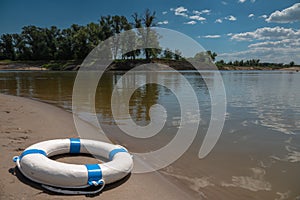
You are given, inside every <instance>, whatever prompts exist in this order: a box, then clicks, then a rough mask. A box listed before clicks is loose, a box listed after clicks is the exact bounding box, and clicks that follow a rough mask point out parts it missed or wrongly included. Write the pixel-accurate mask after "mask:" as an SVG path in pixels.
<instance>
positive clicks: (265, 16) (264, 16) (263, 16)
mask: <svg viewBox="0 0 300 200" xmlns="http://www.w3.org/2000/svg"><path fill="white" fill-rule="evenodd" d="M259 18H264V19H266V18H268V16H267V15H261V16H259Z"/></svg>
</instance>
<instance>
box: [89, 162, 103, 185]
mask: <svg viewBox="0 0 300 200" xmlns="http://www.w3.org/2000/svg"><path fill="white" fill-rule="evenodd" d="M85 166H86V168H87V171H88V184H89V185H95V184H94V182H95V183H97V184H100V183H101V181H102V170H101V167H100V166H99V165H98V164H87V165H85Z"/></svg>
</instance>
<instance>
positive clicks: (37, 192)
mask: <svg viewBox="0 0 300 200" xmlns="http://www.w3.org/2000/svg"><path fill="white" fill-rule="evenodd" d="M0 108H1V109H0V151H1V153H0V160H1V167H0V174H1V179H0V199H83V198H84V197H85V196H83V195H75V196H64V195H58V194H54V193H49V192H47V191H45V190H43V188H41V187H40V185H39V184H35V183H33V182H31V181H29V180H28V179H26V178H24V177H23V176H22V175H21V174H20V173H19V172H18V171H17V170H16V169H15V163H13V161H12V158H13V156H16V155H20V154H21V153H22V151H23V150H24V149H25V148H27V147H28V146H30V145H31V144H34V143H37V142H40V141H44V140H49V139H56V138H70V137H77V136H78V135H77V133H76V129H75V127H74V122H73V117H72V114H71V113H68V112H66V111H64V110H62V109H60V108H57V107H55V106H52V105H48V104H45V103H41V102H37V101H33V100H30V99H26V98H21V97H15V96H7V95H2V94H0ZM80 125H82V126H85V127H86V128H88V130H89V133H90V134H95V133H97V130H96V129H95V128H94V127H93V126H91V125H89V124H87V123H85V122H83V121H81V122H80ZM129 150H130V149H129ZM73 160H74V161H76V160H77V161H78V158H76V157H73V158H60V159H59V161H62V162H72V161H73ZM80 160H81V162H85V161H87V162H90V161H92V160H91V158H85V157H80ZM93 198H94V199H98V198H99V199H100V198H101V199H103V200H105V199H110V200H111V199H115V200H117V199H123V200H126V199H151V200H152V199H162V200H164V199H192V197H191V196H190V195H189V194H188V193H187V192H186V191H183V190H182V189H180V187H178V183H177V185H175V184H173V183H171V182H170V181H169V180H167V179H166V178H165V177H164V176H163V175H161V174H159V173H156V172H155V173H148V174H131V175H130V176H128V177H126V178H125V179H124V180H121V181H120V182H118V183H115V184H112V185H108V186H107V187H106V188H105V189H104V191H103V192H101V193H100V194H98V195H96V196H94V197H93Z"/></svg>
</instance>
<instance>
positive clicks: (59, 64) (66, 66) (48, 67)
mask: <svg viewBox="0 0 300 200" xmlns="http://www.w3.org/2000/svg"><path fill="white" fill-rule="evenodd" d="M81 62H82V61H75V60H73V61H0V71H5V70H7V71H77V70H79V68H80V63H81ZM146 63H149V61H147V60H143V59H141V60H139V59H137V60H118V61H115V62H113V63H112V64H111V65H110V66H109V68H108V69H109V70H110V71H128V70H131V69H133V68H134V67H136V66H138V65H142V64H146ZM150 63H152V64H155V65H157V67H158V69H159V66H160V65H161V64H163V65H167V66H170V67H172V68H174V69H175V70H195V68H193V66H192V65H191V64H190V63H188V62H187V61H184V60H166V59H152V60H150ZM201 65H203V66H199V68H198V69H200V70H216V67H215V66H214V65H213V64H207V65H205V64H201ZM217 68H218V70H224V71H234V70H238V71H242V70H245V71H274V70H276V71H278V70H279V71H295V72H299V71H300V66H299V65H295V66H286V65H283V66H282V67H263V66H233V65H224V66H218V67H217Z"/></svg>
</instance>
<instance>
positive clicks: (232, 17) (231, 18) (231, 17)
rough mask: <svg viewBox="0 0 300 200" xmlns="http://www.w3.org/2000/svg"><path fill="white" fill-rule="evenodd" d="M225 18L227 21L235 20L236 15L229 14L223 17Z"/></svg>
mask: <svg viewBox="0 0 300 200" xmlns="http://www.w3.org/2000/svg"><path fill="white" fill-rule="evenodd" d="M225 19H227V20H229V21H236V20H237V19H236V17H235V16H232V15H229V16H227V17H225Z"/></svg>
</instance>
